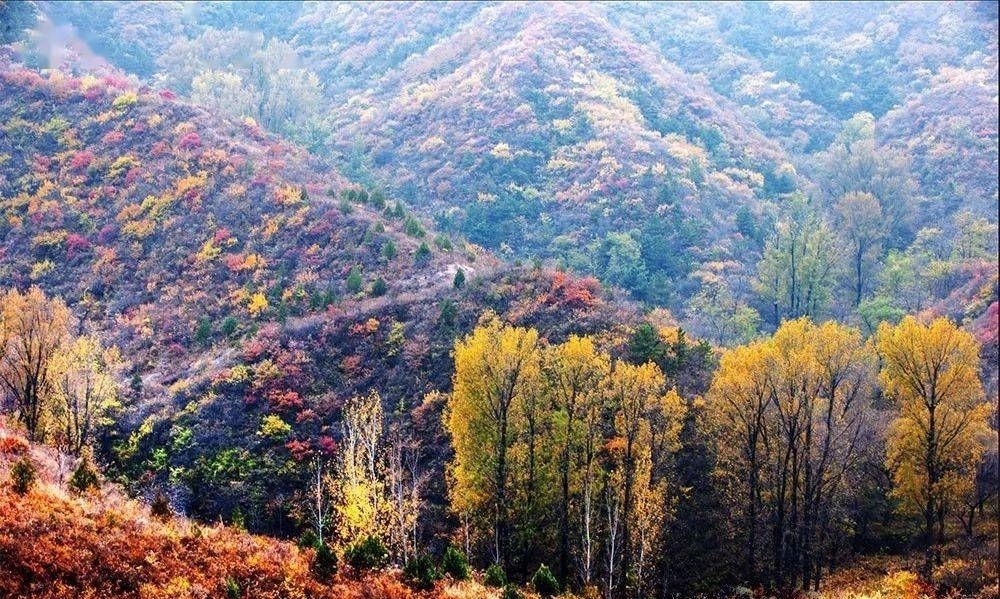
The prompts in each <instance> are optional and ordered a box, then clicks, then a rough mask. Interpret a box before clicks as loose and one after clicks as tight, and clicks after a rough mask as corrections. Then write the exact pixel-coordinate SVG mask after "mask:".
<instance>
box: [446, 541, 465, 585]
mask: <svg viewBox="0 0 1000 599" xmlns="http://www.w3.org/2000/svg"><path fill="white" fill-rule="evenodd" d="M441 571H442V572H444V573H445V574H447V575H449V576H451V577H452V578H454V579H455V580H467V579H468V578H469V559H468V558H467V557H465V554H464V553H462V551H461V550H460V549H457V548H455V547H452V546H451V545H449V546H448V548H447V549H445V550H444V555H443V556H441Z"/></svg>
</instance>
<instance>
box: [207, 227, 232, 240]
mask: <svg viewBox="0 0 1000 599" xmlns="http://www.w3.org/2000/svg"><path fill="white" fill-rule="evenodd" d="M232 236H233V235H232V233H230V232H229V229H227V228H225V227H222V228H219V229H216V230H215V235H214V236H213V237H212V241H213V243H216V244H219V243H222V242H223V241H225V240H227V239H229V238H230V237H232Z"/></svg>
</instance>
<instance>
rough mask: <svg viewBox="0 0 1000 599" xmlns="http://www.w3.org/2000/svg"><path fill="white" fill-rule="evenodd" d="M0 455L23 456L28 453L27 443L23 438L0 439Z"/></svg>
mask: <svg viewBox="0 0 1000 599" xmlns="http://www.w3.org/2000/svg"><path fill="white" fill-rule="evenodd" d="M0 453H3V454H7V455H24V454H26V453H28V441H26V440H25V439H24V437H0Z"/></svg>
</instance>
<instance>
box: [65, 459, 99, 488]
mask: <svg viewBox="0 0 1000 599" xmlns="http://www.w3.org/2000/svg"><path fill="white" fill-rule="evenodd" d="M100 484H101V481H100V479H98V477H97V470H95V469H94V467H93V466H91V464H90V460H88V459H87V458H83V459H82V460H80V463H79V464H78V465H77V467H76V468H75V469H73V474H72V475H70V477H69V488H70V489H72V490H73V491H75V492H77V493H80V494H83V493H86V492H87V491H89V490H91V489H96V488H97V487H99V486H100Z"/></svg>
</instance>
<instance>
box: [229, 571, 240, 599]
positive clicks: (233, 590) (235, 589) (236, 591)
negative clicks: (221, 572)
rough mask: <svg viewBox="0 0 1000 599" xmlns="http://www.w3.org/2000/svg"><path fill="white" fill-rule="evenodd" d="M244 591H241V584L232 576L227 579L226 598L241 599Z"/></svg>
mask: <svg viewBox="0 0 1000 599" xmlns="http://www.w3.org/2000/svg"><path fill="white" fill-rule="evenodd" d="M242 596H243V591H241V590H240V583H238V582H236V579H234V578H233V577H232V576H227V577H226V597H227V599H240V597H242Z"/></svg>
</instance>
